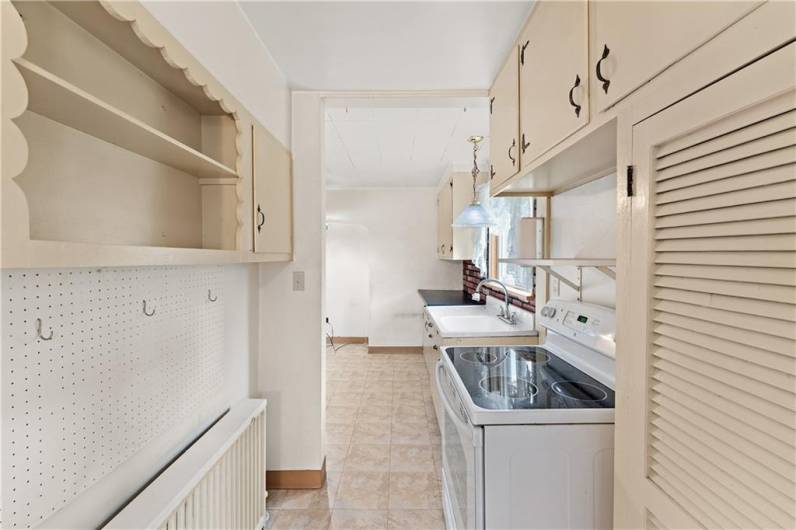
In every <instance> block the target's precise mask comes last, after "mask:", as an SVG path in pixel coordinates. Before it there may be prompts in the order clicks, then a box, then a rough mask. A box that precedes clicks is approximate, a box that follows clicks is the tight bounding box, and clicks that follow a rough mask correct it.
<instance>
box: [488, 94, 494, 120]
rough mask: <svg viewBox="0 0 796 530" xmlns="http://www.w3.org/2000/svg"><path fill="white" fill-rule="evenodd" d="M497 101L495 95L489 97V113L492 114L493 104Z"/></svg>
mask: <svg viewBox="0 0 796 530" xmlns="http://www.w3.org/2000/svg"><path fill="white" fill-rule="evenodd" d="M494 103H495V96H492V97H491V98H489V115H490V116H491V115H492V105H493V104H494Z"/></svg>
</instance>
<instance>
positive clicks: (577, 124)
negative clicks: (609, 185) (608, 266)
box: [490, 0, 763, 195]
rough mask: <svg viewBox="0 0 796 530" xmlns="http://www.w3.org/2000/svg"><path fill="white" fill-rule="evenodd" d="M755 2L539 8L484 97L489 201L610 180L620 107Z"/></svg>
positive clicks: (582, 3) (546, 1)
mask: <svg viewBox="0 0 796 530" xmlns="http://www.w3.org/2000/svg"><path fill="white" fill-rule="evenodd" d="M762 3H763V2H761V1H747V2H665V1H650V2H613V1H607V2H603V1H599V2H587V1H586V0H579V1H574V2H555V1H551V0H543V1H539V2H536V3H535V4H534V8H533V11H532V13H531V15H530V17H529V19H528V22H527V24H526V26H525V28H524V29H523V31H522V33H521V34H520V37H519V39H518V41H517V42H516V45H515V46H514V48H512V51H511V52H510V54H509V56H508V59H507V62H506V64H505V65H504V67H503V69H501V71H500V73H499V74H498V76H497V77H496V79H495V82H494V84H493V86H492V89H491V90H490V96H491V97H494V98H495V99H494V100H493V103H492V104H493V113H492V121H491V128H492V130H491V137H492V143H493V151H492V153H493V168H494V172H493V174H494V177H493V179H492V181H491V188H490V190H491V192H492V193H493V194H495V195H497V194H501V193H530V194H550V193H558V192H561V191H565V190H567V189H571V188H572V187H575V186H578V185H580V184H583V183H585V182H587V181H588V180H590V179H596V178H599V177H602V176H605V175H607V174H609V173H610V172H611V171H613V170H614V169H615V160H616V155H615V150H616V140H615V137H613V140H611V141H606V140H609V137H608V136H607V131H610V130H612V129H613V130H615V129H616V127H615V125H614V124H611V122H612V121H613V120H614V119H615V118H616V111H615V109H616V105H617V103H618V102H620V101H621V100H623V99H624V98H625V97H626V96H628V95H629V94H631V93H633V92H636V91H638V90H639V88H640V87H642V86H643V85H644V84H645V83H647V82H648V81H650V80H653V79H654V78H655V77H656V76H658V75H659V74H661V72H663V71H664V70H666V69H667V68H668V67H669V66H671V65H672V64H674V63H675V62H677V61H679V60H680V59H682V58H683V57H685V56H687V55H688V54H689V53H691V52H693V51H694V50H695V49H697V48H699V47H700V46H701V45H702V44H704V43H705V42H707V41H708V40H710V39H712V38H713V37H715V36H716V35H718V34H719V33H721V32H722V31H723V30H725V29H726V28H727V27H729V26H731V25H732V24H733V23H735V22H737V21H738V20H740V19H741V18H743V17H744V16H746V15H748V14H749V13H750V12H752V11H753V10H754V9H755V8H756V7H758V6H760V5H761V4H762ZM515 72H518V74H517V75H515ZM694 77H696V76H694ZM515 87H518V91H517V92H516V93H517V94H518V99H517V100H516V103H514V100H512V98H511V95H513V94H514V93H515V92H514V88H515ZM698 88H699V87H695V90H696V89H698ZM676 91H677V86H676V85H675V86H672V90H671V92H676ZM672 102H673V101H672ZM670 103H671V102H670ZM623 104H624V102H623ZM517 130H518V131H519V132H515V131H517ZM584 140H587V144H588V145H586V146H579V147H575V146H576V145H577V144H579V143H583V142H584ZM515 145H516V146H517V147H518V149H516V150H515V149H514V148H513V146H515ZM573 147H575V148H574V149H573ZM509 148H511V149H509ZM509 155H511V156H509ZM583 155H588V156H587V157H585V158H584V156H583ZM566 157H570V158H567V159H564V158H566ZM571 157H575V158H571ZM515 159H516V161H517V162H516V164H514V162H515ZM612 161H613V163H614V165H613V166H612V165H611V164H612Z"/></svg>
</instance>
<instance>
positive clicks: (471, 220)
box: [451, 136, 495, 228]
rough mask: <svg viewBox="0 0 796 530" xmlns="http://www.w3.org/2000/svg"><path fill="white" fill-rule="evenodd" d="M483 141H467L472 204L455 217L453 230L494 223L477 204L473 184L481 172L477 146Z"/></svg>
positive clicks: (477, 137) (472, 139)
mask: <svg viewBox="0 0 796 530" xmlns="http://www.w3.org/2000/svg"><path fill="white" fill-rule="evenodd" d="M483 139H484V137H483V136H471V137H469V138H468V139H467V141H468V142H470V143H472V144H473V202H471V203H470V204H469V205H468V206H467V208H465V209H464V210H462V212H461V213H460V214H459V215H457V216H456V219H454V220H453V223H451V226H452V227H454V228H479V227H487V226H492V225H494V224H495V222H494V221H493V220H492V216H491V215H489V212H487V211H486V209H485V208H484V207H483V206H481V203H480V202H478V193H477V191H476V189H475V184H476V182H477V181H478V174H479V173H480V172H481V170H480V169H478V144H479V143H480V142H482V141H483Z"/></svg>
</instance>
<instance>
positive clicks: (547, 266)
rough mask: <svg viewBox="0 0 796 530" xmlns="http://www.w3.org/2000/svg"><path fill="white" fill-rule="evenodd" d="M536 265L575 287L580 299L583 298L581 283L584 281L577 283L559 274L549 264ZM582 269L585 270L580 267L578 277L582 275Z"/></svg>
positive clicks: (565, 283)
mask: <svg viewBox="0 0 796 530" xmlns="http://www.w3.org/2000/svg"><path fill="white" fill-rule="evenodd" d="M536 267H538V268H540V269H542V270H543V271H545V272H546V273H547V274H549V275H550V276H552V277H553V278H555V279H557V280H558V281H560V282H561V283H563V284H564V285H567V286H569V287H571V288H572V289H574V290H575V291H577V293H578V301H580V300H581V298H582V295H583V291H582V288H581V285H582V283H583V282H578V283H575V282H573V281H572V280H570V279H568V278H565V277H564V276H562V275H561V274H559V273H557V272H556V271H554V270H553V268H552V267H551V266H549V265H537V266H536ZM582 270H583V269H582V267H578V278H580V277H581V274H582Z"/></svg>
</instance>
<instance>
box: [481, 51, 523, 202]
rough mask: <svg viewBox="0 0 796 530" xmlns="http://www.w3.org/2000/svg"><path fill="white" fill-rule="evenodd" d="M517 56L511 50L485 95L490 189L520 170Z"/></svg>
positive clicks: (517, 54) (516, 53)
mask: <svg viewBox="0 0 796 530" xmlns="http://www.w3.org/2000/svg"><path fill="white" fill-rule="evenodd" d="M519 83H520V80H519V53H518V51H517V47H516V46H515V47H514V48H513V49H512V51H511V53H510V54H509V58H508V60H507V61H506V64H504V65H503V68H502V69H501V70H500V73H499V74H498V76H497V78H496V79H495V83H494V84H493V85H492V88H491V89H490V91H489V135H490V137H489V156H490V159H491V163H492V167H491V168H490V169H491V171H490V176H491V177H492V185H493V186H494V185H496V184H500V183H502V182H505V181H506V180H508V179H509V178H511V177H513V176H514V175H516V174H517V172H518V171H519V169H520V145H519V143H520V139H519V127H520V114H519V112H520V97H519V96H520V94H519Z"/></svg>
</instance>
